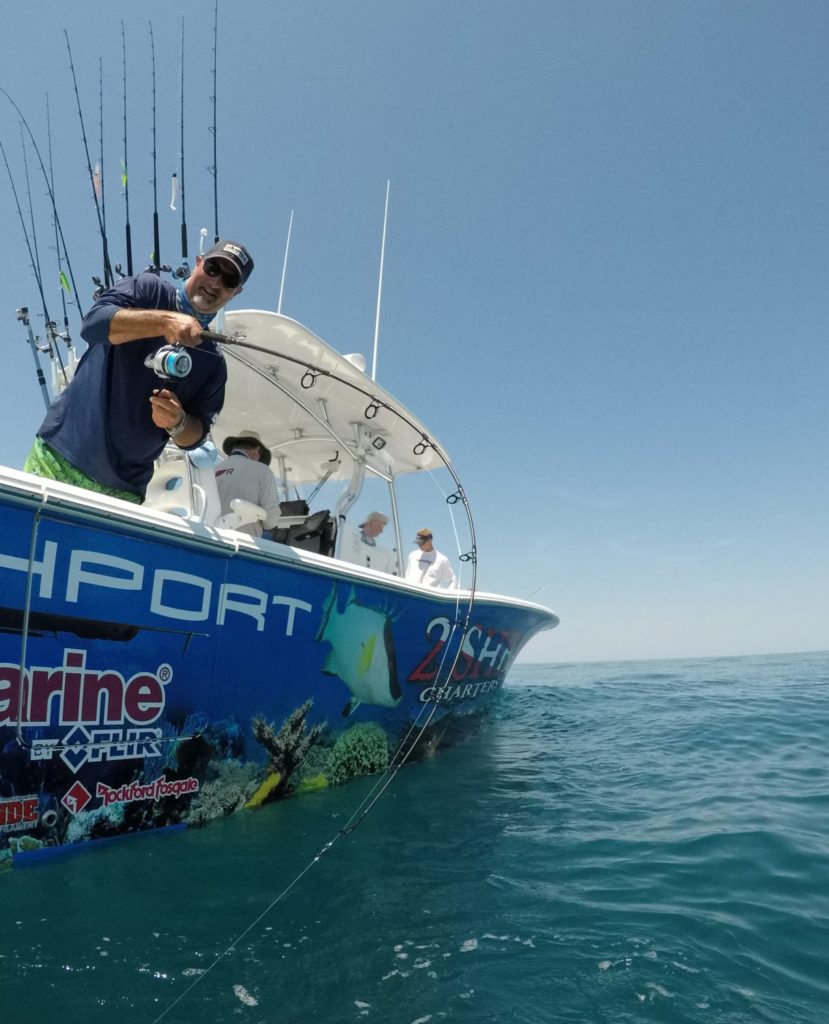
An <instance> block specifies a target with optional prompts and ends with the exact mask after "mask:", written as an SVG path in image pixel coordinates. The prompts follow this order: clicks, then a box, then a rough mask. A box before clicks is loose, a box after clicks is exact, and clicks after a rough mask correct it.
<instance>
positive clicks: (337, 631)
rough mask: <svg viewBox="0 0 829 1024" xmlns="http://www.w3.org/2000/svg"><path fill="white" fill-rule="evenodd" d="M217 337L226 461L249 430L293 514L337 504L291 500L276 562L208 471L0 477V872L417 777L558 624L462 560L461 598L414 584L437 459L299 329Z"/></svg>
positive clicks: (173, 461) (254, 329)
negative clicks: (410, 573) (227, 506)
mask: <svg viewBox="0 0 829 1024" xmlns="http://www.w3.org/2000/svg"><path fill="white" fill-rule="evenodd" d="M223 330H224V331H225V332H227V333H226V334H225V335H224V337H226V338H227V340H228V342H231V341H232V342H233V344H229V345H228V349H227V363H228V387H227V399H226V403H225V406H224V409H223V412H222V414H221V416H220V417H219V420H218V421H217V424H216V426H215V429H214V433H213V441H214V443H215V445H216V446H217V447H220V446H221V444H222V441H223V440H224V439H225V438H226V437H228V436H238V434H239V433H241V432H242V431H244V430H246V429H251V428H254V427H255V428H256V430H257V431H258V433H259V434H260V436H261V438H262V440H263V443H265V444H266V445H267V447H268V448H269V450H270V452H271V455H272V463H271V466H272V468H273V470H274V472H275V474H276V475H277V479H278V484H279V487H280V489H281V492H282V493H286V494H287V493H290V492H293V493H294V494H296V493H299V492H300V491H303V492H304V493H305V494H311V493H313V492H314V491H317V493H320V487H321V484H323V486H324V487H325V488H327V489H328V490H329V491H331V489H332V488H334V489H336V488H337V487H339V491H340V496H339V499H338V501H337V503H335V504H334V503H332V507H331V508H322V509H314V510H312V509H311V508H309V507H308V503H307V502H303V501H302V500H301V499H297V498H294V499H291V500H290V501H289V500H287V499H286V502H285V503H284V504H283V506H282V508H281V509H280V511H282V510H283V509H284V511H285V512H286V515H285V516H284V517H281V518H280V522H279V524H278V525H277V528H276V530H275V533H274V536H278V537H279V538H280V539H278V540H277V539H273V537H262V538H254V537H252V536H250V535H249V534H247V533H245V532H242V530H241V529H240V527H241V526H243V525H245V524H246V523H249V522H251V521H253V520H254V519H255V518H256V516H257V515H258V513H259V512H260V511H261V510H258V509H257V508H256V507H255V506H254V507H253V508H250V507H247V503H237V508H236V509H234V510H233V511H232V512H230V513H225V515H224V516H223V515H222V514H221V508H220V505H219V501H218V492H217V488H216V483H215V475H214V464H215V459H214V457H213V453H212V452H208V453H207V455H208V457H205V451H204V450H203V449H200V450H197V452H196V453H194V454H188V453H186V452H183V451H182V450H180V449H178V448H176V447H175V446H174V445H172V444H171V445H168V447H167V448H166V449H165V451H164V453H163V455H162V457H161V458H160V459H159V461H158V464H157V468H156V471H155V474H154V476H153V479H152V480H151V483H150V486H149V488H148V492H147V500H146V502H145V504H143V505H140V506H139V505H133V504H130V503H128V502H124V501H121V500H119V499H117V498H111V497H108V496H104V495H98V494H95V493H92V492H90V491H86V490H82V489H79V488H76V487H73V486H71V485H68V484H62V483H57V482H54V481H50V480H45V479H41V478H39V477H35V476H32V475H30V474H27V473H24V472H21V471H18V470H14V469H10V468H4V469H2V470H0V517H2V518H1V519H0V521H2V530H0V538H2V539H0V585H2V594H3V598H2V607H0V862H1V863H4V864H6V865H7V866H9V865H11V864H12V863H14V864H19V863H20V862H31V861H34V860H38V859H42V858H44V857H49V856H54V855H55V853H56V852H59V851H62V850H64V849H65V848H67V847H71V848H77V847H78V846H79V845H81V844H87V843H90V842H93V841H95V840H100V839H107V838H112V837H115V836H120V835H124V834H129V833H136V832H144V831H148V830H155V829H169V828H176V827H179V828H180V827H187V826H188V825H194V824H199V825H200V824H203V823H205V822H207V821H209V820H210V819H211V818H214V817H217V816H223V815H226V814H230V813H232V812H234V811H237V810H239V809H241V808H253V807H257V806H260V805H262V804H264V803H267V802H269V801H271V800H274V799H278V798H280V797H283V796H286V795H288V794H290V793H302V792H308V791H313V790H315V789H319V788H321V787H327V786H330V785H336V784H339V783H342V782H346V781H347V780H348V779H350V778H353V777H355V776H359V775H365V774H370V773H377V772H384V771H387V770H389V769H393V768H394V767H395V765H396V764H399V763H401V759H403V758H405V759H406V760H409V759H411V758H412V757H422V756H426V755H427V754H429V753H432V752H434V751H435V750H436V749H438V748H439V747H440V746H442V745H443V744H445V743H450V742H454V741H455V740H457V739H458V738H460V737H461V736H463V735H464V734H465V733H467V732H468V731H469V730H470V729H471V728H474V727H475V726H476V725H477V724H479V723H480V720H481V717H482V716H483V715H485V714H486V712H487V710H488V709H489V708H491V706H492V704H493V701H494V699H495V698H496V696H497V694H498V692H499V690H500V689H501V687H502V686H503V684H504V680H505V677H506V675H507V672H508V670H509V668H510V666H511V665H512V664H513V662H514V660H515V658H516V656H517V655H518V653H519V652H520V650H521V648H522V647H523V646H524V644H525V643H526V642H527V640H529V639H530V637H532V636H533V635H534V634H535V633H536V632H538V631H539V630H542V629H548V628H551V627H553V626H555V625H556V624H557V621H558V620H557V617H556V616H555V615H554V614H553V613H552V612H550V611H549V610H548V609H546V608H544V607H542V606H540V605H537V604H534V603H532V602H529V601H524V600H518V599H514V598H508V597H503V596H498V595H494V594H488V593H482V592H480V591H479V590H477V589H476V588H475V586H474V560H475V559H474V556H473V557H472V558H470V559H469V562H470V567H471V568H470V577H471V584H472V585H471V586H467V587H466V588H464V589H454V590H438V589H434V588H424V587H422V586H419V585H416V584H414V583H411V582H407V581H406V580H405V578H404V577H403V574H402V573H403V568H404V567H403V562H402V559H401V554H400V553H401V552H402V551H403V547H404V545H403V536H402V534H401V526H400V518H401V516H400V509H399V506H398V498H397V490H398V487H399V481H400V479H401V478H402V477H404V476H405V475H407V474H416V473H423V472H429V471H431V470H434V469H437V468H438V467H444V464H447V465H448V459H447V457H446V455H445V454H444V452H443V449H442V447H441V446H440V444H439V443H438V442H437V441H436V440H435V439H434V438H433V437H432V435H431V434H430V433H429V431H428V430H427V429H426V427H425V426H424V425H423V424H422V423H421V422H420V421H419V420H418V419H416V418H415V416H414V415H413V414H412V413H410V412H409V411H408V410H407V409H406V408H405V407H404V406H402V405H401V404H400V403H399V402H397V401H396V400H395V399H394V397H393V396H392V395H390V394H389V393H387V392H386V391H385V390H384V389H383V388H381V387H380V386H379V385H378V384H376V383H375V382H374V381H372V380H371V379H370V378H368V377H367V376H366V374H365V373H364V372H363V370H362V369H361V368H360V366H359V361H357V360H354V359H353V358H347V357H346V356H343V355H341V354H339V353H338V352H336V351H335V350H334V349H333V348H331V347H330V346H328V345H327V344H325V343H324V342H323V341H322V340H321V339H319V338H317V337H316V336H315V335H314V334H312V333H311V332H310V331H309V330H307V329H306V328H304V327H303V326H301V325H300V324H299V323H297V322H296V321H294V320H292V319H290V318H288V317H286V316H284V315H281V314H277V313H273V312H267V311H256V310H242V311H238V312H228V313H226V315H225V317H224V324H223ZM355 363H356V364H357V365H355ZM367 477H371V478H373V480H374V481H380V482H381V484H382V486H384V487H385V488H387V490H388V505H387V506H386V507H387V508H388V509H389V510H390V514H389V520H390V525H391V527H392V529H393V533H394V543H393V545H392V546H391V547H388V548H379V547H378V548H377V549H376V551H377V553H378V554H379V552H380V551H383V553H384V554H385V556H386V558H387V560H386V561H385V562H384V563H383V564H382V566H381V567H378V566H377V565H370V564H365V562H364V563H363V564H360V563H359V562H358V561H357V560H355V559H354V558H353V557H352V556H351V552H350V548H349V547H348V545H347V544H346V543H345V538H346V537H348V531H350V530H351V531H353V530H354V529H355V524H354V523H353V518H354V517H353V516H352V515H351V510H352V509H354V508H356V507H359V506H360V496H361V493H362V492H363V490H364V488H365V487H366V478H367ZM323 482H324V483H323ZM451 497H456V498H458V501H457V504H459V505H460V507H462V508H465V507H467V502H466V498H465V495H463V493H462V490H461V492H460V494H457V493H455V494H453V495H450V498H451ZM239 505H241V506H244V507H241V508H240V507H238V506H239ZM357 519H360V516H357ZM368 550H369V551H370V552H371V553H372V554H374V551H373V549H368ZM370 558H371V555H369V559H370ZM461 565H462V563H461Z"/></svg>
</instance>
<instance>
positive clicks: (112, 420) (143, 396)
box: [23, 241, 253, 503]
mask: <svg viewBox="0 0 829 1024" xmlns="http://www.w3.org/2000/svg"><path fill="white" fill-rule="evenodd" d="M252 270H253V259H252V257H251V255H250V253H249V252H248V251H247V249H246V248H245V247H244V246H243V245H239V244H238V243H237V242H229V241H221V242H217V243H216V245H215V246H214V247H213V248H212V249H211V250H210V251H209V252H207V253H205V254H204V256H203V257H202V256H198V257H196V266H195V267H194V269H193V272H192V273H191V274H190V276H189V277H188V278H187V280H186V281H181V282H180V283H179V284H178V286H176V285H175V284H173V283H172V282H170V281H166V280H162V279H161V278H160V277H159V276H158V275H157V274H153V273H144V274H138V275H137V276H135V277H125V278H123V279H122V280H120V281H119V282H118V283H117V284H116V285H114V287H112V288H109V289H108V290H107V291H105V292H103V293H102V294H101V295H100V296H99V298H98V299H97V301H96V302H95V305H94V306H93V307H92V309H91V310H90V311H89V312H88V313H87V315H86V316H85V317H84V320H83V324H82V325H81V337H82V338H83V339H84V341H86V343H87V345H88V346H89V347H88V348H87V351H86V352H85V353H84V355H83V357H82V358H81V360H80V362H79V363H78V367H77V370H76V371H75V376H74V378H73V379H72V381H71V383H70V384H69V386H68V387H67V388H66V389H65V391H63V393H62V394H61V395H60V396H59V397H58V398H56V399H55V401H54V402H53V403H52V405H51V407H50V409H49V411H48V412H47V414H46V418H45V419H44V421H43V423H42V424H41V426H40V429H39V430H38V432H37V437H36V438H35V442H34V445H33V446H32V449H31V451H30V452H29V455H28V457H27V459H26V463H25V465H24V467H23V468H24V470H25V471H26V472H29V473H36V474H37V475H38V476H43V477H48V478H50V479H52V480H61V481H63V482H64V483H69V484H74V485H75V486H77V487H85V488H86V489H87V490H91V491H96V492H97V493H98V494H109V495H112V496H113V497H116V498H122V499H124V500H126V501H132V502H137V503H140V502H142V501H143V500H144V494H145V492H146V490H147V484H148V483H149V480H150V478H151V477H152V475H153V464H154V462H155V460H156V459H157V458H158V456H159V455H160V454H161V452H162V451H163V449H164V446H165V444H167V442H168V441H169V440H170V439H172V440H174V441H175V443H176V444H177V445H178V446H179V448H184V449H191V448H196V447H198V445H200V444H201V442H202V441H203V440H204V439H205V438H206V436H207V435H208V433H209V432H210V429H211V428H212V426H213V423H214V421H215V419H216V417H217V416H218V414H219V413H220V412H221V409H222V405H223V404H224V396H225V383H226V381H227V368H226V366H225V361H224V355H223V354H222V352H221V351H220V350H219V348H218V346H217V345H216V343H215V342H213V341H210V340H203V339H202V335H201V332H202V331H203V330H204V329H205V328H207V326H208V324H209V323H210V321H211V320H212V319H213V317H214V316H215V315H216V313H217V312H218V311H219V310H220V309H222V307H223V306H225V305H226V304H227V303H228V302H229V301H230V300H231V299H232V298H233V297H234V296H235V295H238V294H239V293H240V292H241V291H242V286H243V285H244V284H245V283H246V281H247V280H248V278H249V277H250V275H251V272H252ZM165 343H166V344H170V345H183V346H185V347H186V348H187V349H190V350H192V351H193V355H192V360H191V362H192V366H191V368H190V370H189V372H188V373H186V375H184V376H174V377H173V379H170V380H163V379H160V377H159V376H158V375H157V372H156V370H157V366H156V365H155V364H156V363H157V359H156V354H157V352H158V350H159V348H160V347H161V346H162V345H164V344H165Z"/></svg>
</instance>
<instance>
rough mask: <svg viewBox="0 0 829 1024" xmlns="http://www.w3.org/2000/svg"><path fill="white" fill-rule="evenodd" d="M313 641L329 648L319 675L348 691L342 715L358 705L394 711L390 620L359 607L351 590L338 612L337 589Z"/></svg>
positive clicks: (394, 661)
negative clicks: (340, 682)
mask: <svg viewBox="0 0 829 1024" xmlns="http://www.w3.org/2000/svg"><path fill="white" fill-rule="evenodd" d="M316 639H317V642H318V643H322V642H325V643H328V644H330V645H331V650H330V651H329V652H328V653H327V654H326V656H325V661H324V662H323V666H322V671H323V672H325V673H326V675H331V676H337V677H338V678H339V679H341V680H342V681H343V682H344V683H345V685H346V686H347V687H348V688H349V690H350V691H351V699H350V700H349V702H348V703H347V704H346V706H345V707H344V708H343V715H350V714H351V713H352V712H353V711H354V709H355V708H356V707H358V706H359V705H360V704H377V705H380V706H381V707H394V706H395V705H396V704H398V703H399V702H400V698H401V697H402V692H401V690H400V684H399V682H398V678H397V658H396V656H395V651H394V637H393V636H392V631H391V618H390V616H388V615H386V614H384V613H383V612H379V611H377V610H376V609H374V608H366V607H365V606H364V605H361V604H360V603H359V602H358V601H357V598H356V595H355V592H354V588H353V587H352V588H351V593H350V594H349V595H348V600H347V601H346V605H345V609H344V610H343V611H342V612H340V611H338V610H337V591H336V587H332V588H331V593H330V594H329V596H328V598H327V600H326V602H325V605H324V607H323V611H322V622H321V624H320V628H319V632H318V633H317V637H316Z"/></svg>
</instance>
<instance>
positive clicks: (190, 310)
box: [176, 281, 216, 330]
mask: <svg viewBox="0 0 829 1024" xmlns="http://www.w3.org/2000/svg"><path fill="white" fill-rule="evenodd" d="M176 304H177V306H178V308H179V312H180V313H186V314H187V315H188V316H192V317H195V319H196V320H198V322H199V323H200V324H201V325H202V327H204V328H205V330H206V329H207V328H208V327H209V326H210V321H211V320H212V319H213V317H214V316H215V315H216V314H215V313H199V311H198V310H197V309H196V308H195V307H194V306H193V303H192V302H191V301H190V299H189V298H188V296H187V292H186V291H185V290H184V281H180V282H179V286H178V293H177V294H176Z"/></svg>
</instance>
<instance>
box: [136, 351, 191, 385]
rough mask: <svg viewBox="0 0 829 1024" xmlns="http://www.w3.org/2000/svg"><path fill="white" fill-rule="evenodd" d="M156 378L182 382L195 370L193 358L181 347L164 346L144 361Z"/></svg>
mask: <svg viewBox="0 0 829 1024" xmlns="http://www.w3.org/2000/svg"><path fill="white" fill-rule="evenodd" d="M144 365H145V366H146V367H148V368H149V369H150V370H152V371H153V373H154V374H155V375H156V377H161V379H162V380H180V379H181V378H182V377H186V376H187V374H188V373H189V372H190V371H191V370H192V368H193V357H192V356H191V355H190V353H189V352H188V351H187V349H185V348H182V346H181V345H162V346H161V348H158V349H156V350H155V352H153V353H151V354H150V355H148V356H147V358H146V359H145V360H144Z"/></svg>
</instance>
